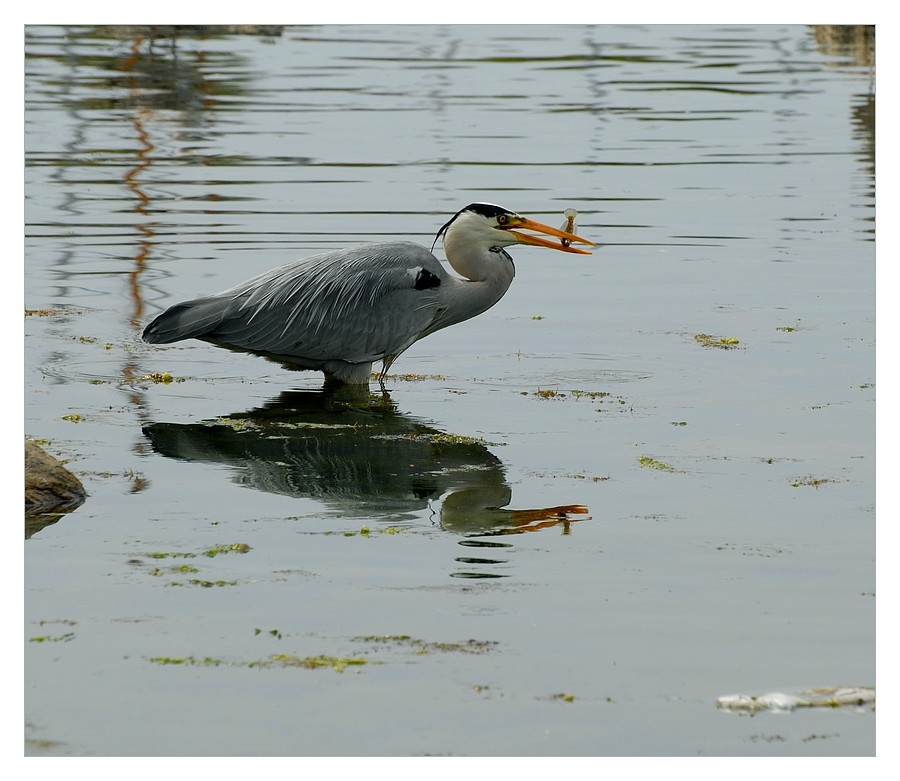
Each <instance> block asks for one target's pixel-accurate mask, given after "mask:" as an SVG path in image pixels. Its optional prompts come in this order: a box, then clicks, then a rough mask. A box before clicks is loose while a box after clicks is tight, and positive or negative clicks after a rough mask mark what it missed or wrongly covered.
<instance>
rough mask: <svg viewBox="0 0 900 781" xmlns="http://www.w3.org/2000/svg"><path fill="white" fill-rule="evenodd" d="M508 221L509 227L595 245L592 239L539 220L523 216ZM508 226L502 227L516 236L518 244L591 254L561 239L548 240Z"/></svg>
mask: <svg viewBox="0 0 900 781" xmlns="http://www.w3.org/2000/svg"><path fill="white" fill-rule="evenodd" d="M510 223H511V224H510V225H509V228H524V229H525V230H530V231H535V232H536V233H543V234H544V235H546V236H555V237H556V238H557V239H565V240H566V241H568V242H569V243H571V242H573V241H577V242H579V243H580V244H588V245H590V246H591V247H596V246H597V245H596V244H595V243H594V242H593V241H588V240H587V239H583V238H581V236H576V235H575V234H574V233H567V232H566V231H564V230H560V229H559V228H551V227H550V226H549V225H544V224H542V223H540V222H535V221H534V220H529V219H526V218H525V217H518V218H516V219H514V220H510ZM509 228H507V227H506V226H504V229H506V230H508V232H509V233H511V234H512V235H513V236H515V237H516V241H518V242H519V244H533V245H534V246H536V247H549V248H550V249H558V250H560V251H561V252H576V253H578V254H579V255H590V254H591V253H590V251H589V250H586V249H576V248H575V247H571V246H569V245H568V244H563V243H562V242H561V241H550V240H549V239H542V238H540V237H538V236H532V235H531V234H530V233H519V232H518V231H517V230H509Z"/></svg>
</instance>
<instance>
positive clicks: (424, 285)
mask: <svg viewBox="0 0 900 781" xmlns="http://www.w3.org/2000/svg"><path fill="white" fill-rule="evenodd" d="M440 284H441V279H440V277H438V276H437V275H436V274H432V273H431V272H430V271H429V270H428V269H427V268H420V269H419V273H418V274H416V284H415V285H414V287H415V289H416V290H427V289H428V288H430V287H438V286H439V285H440Z"/></svg>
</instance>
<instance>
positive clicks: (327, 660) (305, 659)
mask: <svg viewBox="0 0 900 781" xmlns="http://www.w3.org/2000/svg"><path fill="white" fill-rule="evenodd" d="M368 663H369V660H368V659H364V658H362V657H358V656H356V657H354V656H296V655H295V654H273V655H272V656H270V657H269V659H267V660H266V661H265V662H260V663H258V664H256V665H254V664H252V663H251V664H250V665H249V666H250V667H254V666H257V667H274V666H281V667H302V668H303V669H305V670H318V669H320V668H323V667H330V668H331V669H332V670H334V671H335V672H336V673H342V672H344V670H346V669H347V668H348V667H359V666H361V665H364V664H368Z"/></svg>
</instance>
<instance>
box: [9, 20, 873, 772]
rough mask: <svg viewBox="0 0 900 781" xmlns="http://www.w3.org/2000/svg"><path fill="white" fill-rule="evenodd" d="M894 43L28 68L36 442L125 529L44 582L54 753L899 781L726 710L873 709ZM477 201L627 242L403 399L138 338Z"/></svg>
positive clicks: (496, 39) (84, 35)
mask: <svg viewBox="0 0 900 781" xmlns="http://www.w3.org/2000/svg"><path fill="white" fill-rule="evenodd" d="M859 43H860V40H859V38H858V37H855V36H846V37H845V38H843V39H837V38H835V37H834V36H831V37H829V36H828V35H827V31H823V30H821V29H816V28H809V27H802V26H761V27H753V26H739V27H718V26H706V27H691V26H686V27H671V26H663V27H653V26H649V27H637V26H635V27H603V26H595V27H574V26H572V27H569V26H555V27H544V26H521V27H508V26H505V27H487V26H484V27H482V26H466V27H454V26H433V27H428V26H426V27H412V26H409V27H339V26H332V27H310V28H302V27H289V28H273V29H268V30H264V31H248V30H241V31H224V30H216V31H205V32H204V31H197V30H195V31H188V30H181V31H178V32H177V34H175V35H174V37H173V36H172V35H171V31H163V30H157V31H156V32H155V33H154V35H153V36H151V35H150V34H149V33H148V31H147V30H146V29H142V28H129V29H124V28H119V29H113V28H86V27H85V28H55V27H30V28H27V29H26V41H25V44H26V56H27V59H26V82H25V98H26V104H25V122H26V168H25V177H26V202H25V209H26V239H25V253H26V254H25V270H26V273H25V302H26V308H27V309H32V310H55V313H50V314H33V315H30V316H27V317H26V319H25V431H26V434H27V435H29V436H31V437H36V438H40V439H41V440H46V441H47V442H46V445H45V447H46V448H47V449H48V450H49V451H50V452H51V453H53V454H55V455H57V456H59V457H61V458H63V459H66V460H67V461H68V466H69V468H70V469H72V470H73V471H75V472H76V473H77V474H78V475H79V476H80V477H81V479H82V481H83V482H84V483H85V486H86V488H87V490H88V493H89V494H90V495H89V498H88V500H87V501H86V503H85V504H84V505H83V506H82V507H80V508H79V509H78V510H76V511H75V512H73V513H71V514H69V515H66V516H64V517H63V518H62V519H60V520H59V521H58V522H57V523H55V524H53V525H49V526H46V527H45V528H43V529H41V530H40V531H39V532H37V533H36V534H34V535H33V536H32V537H31V538H30V539H28V540H27V541H26V544H25V638H26V643H25V646H26V647H25V722H26V730H25V733H26V749H25V751H26V753H27V754H39V755H46V754H54V755H55V754H60V755H119V756H121V755H219V756H222V755H301V756H307V755H343V756H347V755H354V756H355V755H401V756H408V755H423V754H430V755H434V754H440V755H446V754H457V755H579V756H606V755H643V756H647V755H810V756H811V755H871V754H873V753H874V749H875V738H874V735H875V716H874V713H872V712H870V711H868V710H864V711H860V710H856V709H850V710H820V709H809V710H806V711H796V712H793V713H791V714H767V713H762V714H758V715H756V716H754V717H743V716H738V715H735V714H729V713H724V712H722V711H719V710H717V709H716V707H715V700H716V698H717V697H719V696H722V695H728V694H735V693H746V694H765V693H768V692H776V691H782V692H786V693H788V694H795V693H797V692H799V691H801V690H803V689H806V688H809V687H816V686H839V685H874V684H875V654H874V638H875V626H874V614H875V606H874V601H875V600H874V589H875V586H874V584H875V579H874V578H875V575H874V570H875V566H874V560H875V507H874V501H875V500H874V472H875V457H874V456H875V451H874V439H875V437H874V431H875V428H874V420H875V416H874V411H875V403H874V402H875V387H874V382H875V350H874V336H875V324H874V291H875V262H874V261H875V258H874V256H875V253H874V85H873V81H874V70H873V68H872V65H871V59H872V55H871V52H869V51H868V50H867V49H866V48H865V47H861V46H860V45H859ZM474 200H487V201H493V202H498V203H501V204H503V205H504V206H507V207H509V208H512V209H515V210H517V211H520V212H522V213H523V214H526V215H528V216H530V217H532V218H534V219H537V220H540V221H542V222H547V223H550V224H561V223H562V221H563V216H562V213H563V211H564V209H566V208H567V207H574V208H576V209H577V210H578V212H579V223H578V232H579V233H580V234H581V235H583V236H586V237H588V238H591V239H593V240H596V241H598V242H600V243H601V244H602V246H601V247H600V248H598V250H597V251H596V252H595V253H594V254H593V255H591V256H578V255H562V254H557V253H548V252H545V251H542V250H540V249H537V248H521V249H518V250H514V251H513V253H512V254H513V255H514V256H515V259H516V265H517V271H518V274H517V278H516V280H515V281H514V283H513V286H512V288H511V289H510V291H509V292H508V293H507V295H506V296H505V297H504V298H503V299H502V300H501V301H500V302H499V303H498V304H497V305H496V306H495V307H494V308H493V309H491V310H490V311H488V312H487V313H485V314H484V315H482V316H480V317H478V318H475V319H474V320H471V321H469V322H467V323H464V324H461V325H458V326H455V327H453V328H451V329H448V330H447V331H443V332H440V333H438V334H436V335H434V336H432V337H429V338H428V339H427V340H424V341H422V342H420V343H418V344H416V345H414V346H413V347H412V348H411V349H410V350H409V351H408V352H407V353H405V354H404V355H403V356H402V357H401V358H400V359H399V360H398V361H397V363H396V364H395V365H394V367H393V371H394V372H397V374H395V375H393V376H392V377H390V378H389V379H388V381H387V383H386V390H385V392H384V393H382V392H381V391H378V390H377V387H376V386H373V388H372V392H371V393H368V394H362V395H355V396H354V395H347V394H337V395H335V394H331V393H326V392H324V391H323V390H322V388H321V376H320V375H315V374H312V373H303V374H292V373H287V372H284V371H283V370H282V369H280V368H279V367H278V366H276V365H275V364H272V363H267V362H265V361H263V360H262V359H259V358H255V357H253V356H248V355H237V354H233V353H230V352H227V351H224V350H220V349H217V348H214V347H212V346H209V345H206V344H203V343H200V342H186V343H181V344H177V345H172V346H168V347H164V348H160V347H151V346H149V345H145V344H143V343H142V342H141V341H140V339H139V334H140V330H141V329H142V327H143V325H144V324H145V323H146V322H147V321H148V320H149V319H150V318H151V317H153V316H154V315H155V314H157V313H158V312H159V311H161V310H162V309H163V308H165V307H166V306H169V305H171V304H173V303H175V302H177V301H180V300H184V299H186V298H190V297H193V296H195V295H197V294H200V293H207V292H213V291H217V290H221V289H224V288H226V287H229V286H231V285H232V284H235V283H237V282H239V281H241V280H243V279H245V278H247V277H249V276H251V275H253V274H256V273H258V272H261V271H264V270H266V269H268V268H271V267H273V266H276V265H279V264H281V263H284V262H287V261H289V260H292V259H294V258H296V257H301V256H304V255H308V254H313V253H314V252H317V251H321V250H325V249H332V248H337V247H341V246H345V245H348V244H352V243H355V242H362V241H368V240H377V239H380V238H395V237H397V238H408V239H412V240H414V241H418V242H420V243H422V244H425V245H426V246H429V247H430V246H431V242H432V240H433V236H434V233H435V232H436V231H437V229H438V228H439V227H440V226H441V225H442V224H443V223H444V222H445V221H446V219H447V218H448V217H449V216H450V215H452V214H453V213H454V212H456V211H457V210H458V209H459V208H460V207H462V206H464V205H465V204H466V203H468V202H470V201H474ZM699 334H707V335H709V336H712V337H713V340H712V342H713V344H712V346H711V345H710V343H709V342H706V343H703V342H702V341H698V340H697V339H696V338H695V337H696V336H697V335H699ZM721 338H725V339H727V340H735V339H736V340H737V343H736V344H734V343H722V342H720V341H719V339H721ZM716 344H718V345H719V346H716ZM726 348H729V349H726ZM166 372H168V373H169V374H171V375H172V378H173V381H172V382H155V381H154V379H156V380H158V379H160V376H161V375H162V374H163V373H166ZM73 416H76V417H74V418H73ZM583 509H586V510H587V512H584V511H583ZM319 656H322V657H325V658H326V659H327V660H330V664H326V665H325V666H324V667H319V668H315V669H307V667H304V666H301V665H300V664H299V662H300V661H301V660H308V659H311V658H315V657H319ZM341 660H343V661H341ZM349 661H355V662H365V663H364V664H362V663H354V664H350V663H349ZM335 668H336V669H335Z"/></svg>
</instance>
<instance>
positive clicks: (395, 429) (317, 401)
mask: <svg viewBox="0 0 900 781" xmlns="http://www.w3.org/2000/svg"><path fill="white" fill-rule="evenodd" d="M144 434H145V435H146V436H147V438H148V439H149V440H150V441H151V443H152V445H153V449H154V450H156V451H157V452H158V453H161V454H162V455H165V456H168V457H170V458H178V459H183V460H186V461H203V462H207V463H224V464H228V465H230V466H231V467H233V468H234V469H235V470H236V472H237V476H236V478H235V479H236V481H237V482H239V483H240V484H242V485H246V486H248V487H251V488H255V489H257V490H260V491H266V492H269V493H276V494H282V495H286V496H297V497H309V498H313V499H318V500H321V501H322V502H324V503H325V504H326V505H327V506H328V507H330V508H331V509H332V510H334V511H336V512H338V513H339V514H342V515H360V514H362V515H377V516H380V517H382V518H384V519H389V518H391V517H397V516H400V515H404V514H409V513H415V512H418V511H420V510H422V509H425V508H426V507H428V505H429V503H430V502H431V501H437V500H439V499H441V497H443V499H442V500H441V501H440V503H439V507H440V519H441V525H442V526H443V528H445V529H447V530H448V531H453V532H456V533H459V534H472V533H476V534H477V533H482V534H483V533H489V532H490V531H491V530H497V531H499V530H504V529H516V528H521V529H522V530H526V529H531V528H541V527H542V526H544V525H556V524H560V523H563V522H567V521H568V520H570V519H569V514H577V515H583V514H584V513H586V512H587V509H586V508H584V507H581V506H579V505H571V506H566V507H553V508H547V509H538V510H504V509H501V508H503V507H505V506H506V505H507V504H509V502H510V500H511V496H512V492H511V489H510V487H509V485H508V484H507V483H506V478H505V474H504V470H503V464H502V462H501V461H500V459H498V458H497V457H496V456H495V455H494V454H493V453H491V452H490V450H488V448H487V447H486V446H485V444H484V443H483V442H481V441H478V440H473V439H470V438H465V437H453V436H448V435H446V434H443V433H442V432H439V431H437V430H436V429H433V428H430V427H428V426H427V425H425V424H424V423H423V422H421V421H418V420H415V419H414V418H411V417H408V416H405V415H401V414H399V413H398V412H397V410H396V407H395V406H394V405H393V403H392V402H391V401H390V399H389V397H387V395H386V394H371V395H370V394H368V393H366V394H362V395H355V396H353V397H345V396H341V395H338V394H334V393H331V392H328V391H310V392H305V391H295V392H291V393H285V394H282V395H281V396H280V397H279V398H278V399H277V400H276V401H274V402H270V403H269V404H267V405H266V406H265V407H262V408H260V409H256V410H251V411H249V412H246V413H240V414H233V415H229V416H227V417H224V418H219V419H218V420H215V421H207V422H200V423H189V424H176V423H150V424H148V425H146V426H145V427H144Z"/></svg>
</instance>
